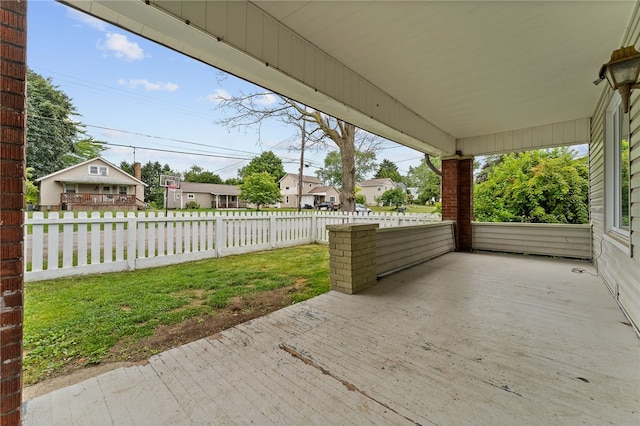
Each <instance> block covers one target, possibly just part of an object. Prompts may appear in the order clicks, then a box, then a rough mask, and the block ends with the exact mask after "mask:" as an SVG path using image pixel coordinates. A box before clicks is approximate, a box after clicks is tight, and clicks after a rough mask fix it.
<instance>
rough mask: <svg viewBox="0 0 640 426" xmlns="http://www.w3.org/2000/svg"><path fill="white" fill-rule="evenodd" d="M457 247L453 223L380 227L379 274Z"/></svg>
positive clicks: (377, 235) (378, 235)
mask: <svg viewBox="0 0 640 426" xmlns="http://www.w3.org/2000/svg"><path fill="white" fill-rule="evenodd" d="M454 249H455V244H454V239H453V223H452V222H441V223H434V224H429V225H419V226H410V227H401V228H383V229H378V230H377V232H376V265H377V266H376V275H378V276H380V275H385V274H388V273H390V272H393V271H397V270H399V269H403V268H406V267H408V266H411V265H414V264H417V263H420V262H424V261H426V260H429V259H432V258H434V257H436V256H440V255H441V254H444V253H448V252H450V251H452V250H454Z"/></svg>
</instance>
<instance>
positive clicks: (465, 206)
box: [442, 157, 473, 251]
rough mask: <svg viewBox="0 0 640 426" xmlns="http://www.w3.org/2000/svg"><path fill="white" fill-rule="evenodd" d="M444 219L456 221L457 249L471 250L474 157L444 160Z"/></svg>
mask: <svg viewBox="0 0 640 426" xmlns="http://www.w3.org/2000/svg"><path fill="white" fill-rule="evenodd" d="M442 220H453V221H455V238H456V251H471V250H472V249H473V239H472V230H471V221H472V220H473V157H450V158H445V159H443V160H442Z"/></svg>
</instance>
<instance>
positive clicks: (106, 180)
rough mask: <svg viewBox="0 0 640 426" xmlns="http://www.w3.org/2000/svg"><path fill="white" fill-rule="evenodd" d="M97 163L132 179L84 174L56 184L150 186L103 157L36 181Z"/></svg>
mask: <svg viewBox="0 0 640 426" xmlns="http://www.w3.org/2000/svg"><path fill="white" fill-rule="evenodd" d="M95 161H100V162H102V163H103V164H104V165H105V166H108V167H111V168H113V169H116V170H118V171H119V172H121V173H123V174H125V175H126V176H128V177H129V178H130V180H128V179H119V178H115V177H111V176H93V175H89V174H88V173H83V174H82V175H79V176H77V177H59V178H58V179H55V181H56V182H65V183H88V184H93V183H95V184H110V185H131V183H132V182H131V181H134V182H135V184H136V185H143V186H148V185H147V184H146V183H144V182H143V181H141V180H139V179H136V178H135V177H133V176H131V175H130V174H129V173H127V172H125V171H124V170H122V169H121V168H120V167H118V166H116V165H115V164H113V163H111V162H109V161H107V160H105V159H104V158H102V157H95V158H92V159H90V160H86V161H83V162H82V163H79V164H74V165H73V166H69V167H67V168H65V169H62V170H58V171H57V172H53V173H51V174H48V175H46V176H42V177H41V178H38V179H36V180H35V182H36V183H39V182H41V181H43V180H45V179H51V178H55V177H56V176H59V175H61V174H63V173H65V172H67V171H69V170H73V169H77V168H80V167H83V166H86V165H87V164H89V163H93V162H95Z"/></svg>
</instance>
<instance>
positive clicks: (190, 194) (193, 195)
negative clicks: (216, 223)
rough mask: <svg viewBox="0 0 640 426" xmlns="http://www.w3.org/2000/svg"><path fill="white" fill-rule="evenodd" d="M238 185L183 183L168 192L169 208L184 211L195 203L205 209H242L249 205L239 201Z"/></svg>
mask: <svg viewBox="0 0 640 426" xmlns="http://www.w3.org/2000/svg"><path fill="white" fill-rule="evenodd" d="M239 195H240V188H239V187H238V186H237V185H223V184H217V183H198V182H182V183H181V185H180V188H178V189H169V190H168V191H167V196H168V197H167V198H168V202H167V208H170V209H184V208H186V206H187V204H188V203H189V202H190V201H195V202H196V203H198V205H199V206H200V207H201V208H204V209H210V208H214V209H240V208H245V207H246V206H247V205H246V203H245V202H244V201H242V200H240V199H239V197H238V196H239Z"/></svg>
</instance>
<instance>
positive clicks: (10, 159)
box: [0, 0, 27, 426]
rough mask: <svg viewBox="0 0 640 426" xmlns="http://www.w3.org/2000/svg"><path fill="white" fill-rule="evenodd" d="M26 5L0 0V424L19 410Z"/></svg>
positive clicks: (14, 419) (16, 417)
mask: <svg viewBox="0 0 640 426" xmlns="http://www.w3.org/2000/svg"><path fill="white" fill-rule="evenodd" d="M26 14H27V3H26V1H13V0H2V1H0V425H2V426H4V425H19V424H20V423H21V417H22V412H21V406H22V317H23V315H22V312H23V311H22V306H23V297H22V294H23V293H22V290H23V276H22V274H23V258H22V256H23V255H22V241H23V227H22V226H23V222H24V212H23V207H24V182H25V179H24V175H25V170H24V169H25V144H26V142H25V138H26V129H25V126H26V86H25V84H26V74H27V68H26V65H25V64H26V46H27V16H26Z"/></svg>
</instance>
